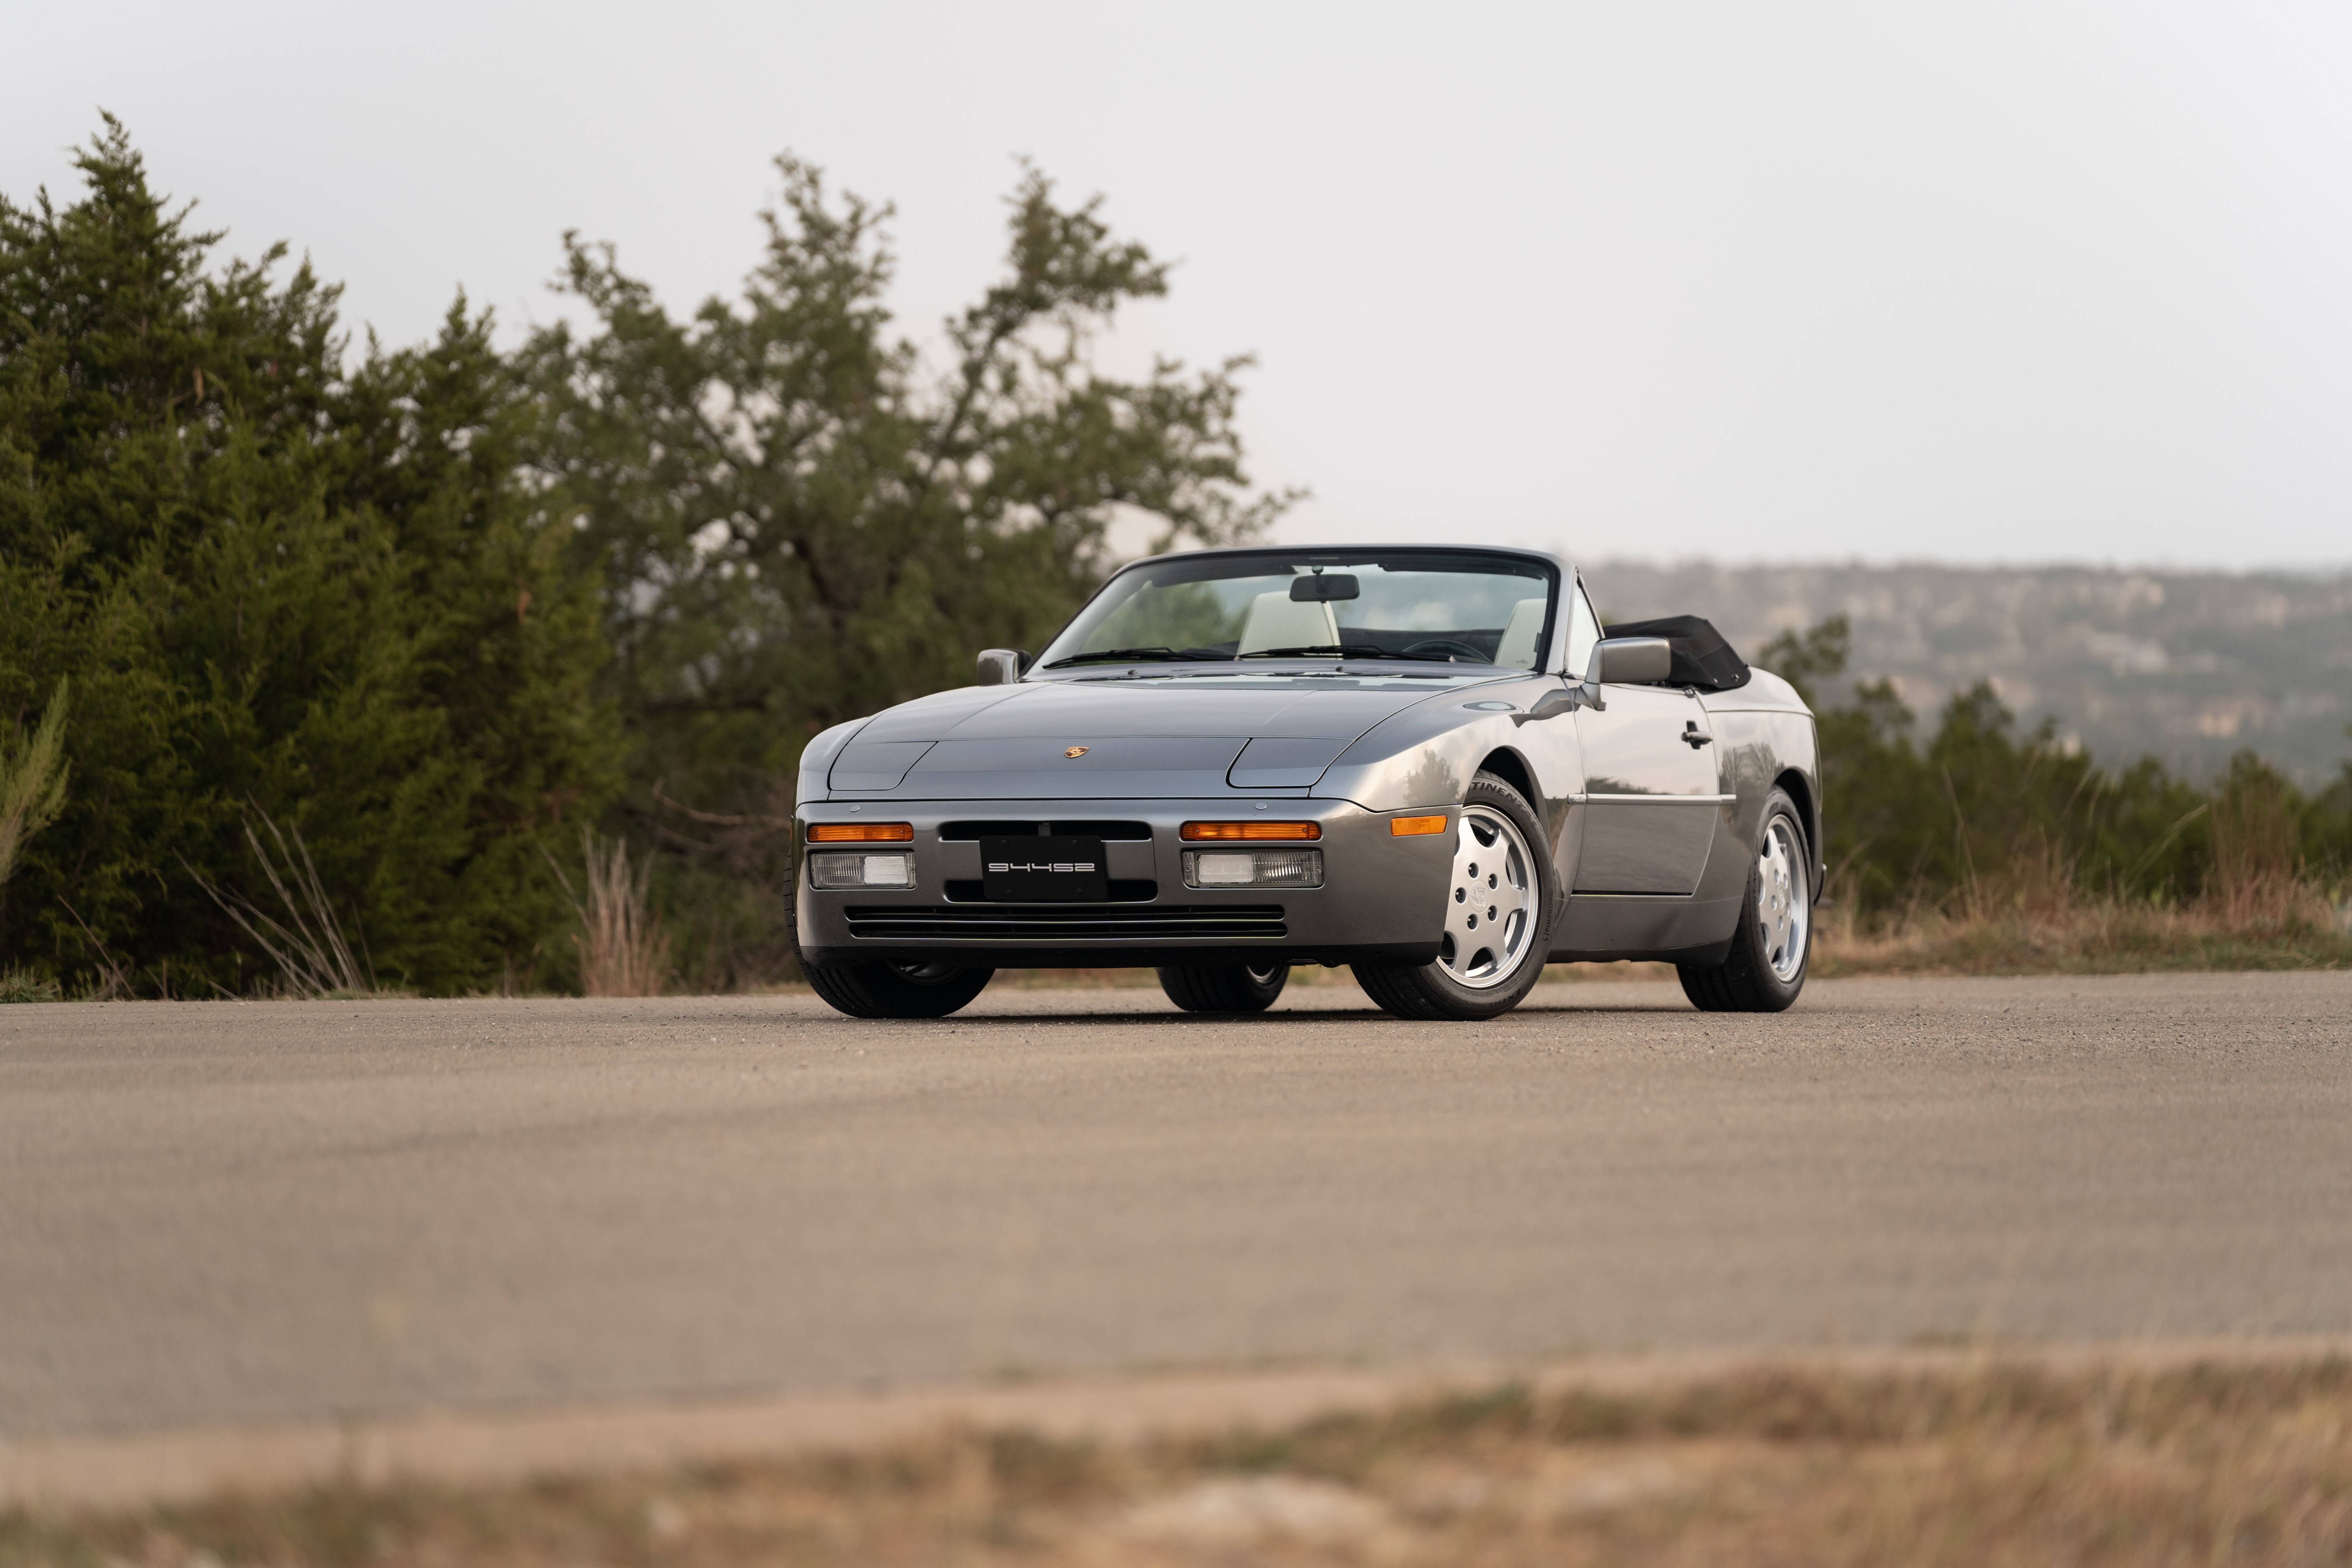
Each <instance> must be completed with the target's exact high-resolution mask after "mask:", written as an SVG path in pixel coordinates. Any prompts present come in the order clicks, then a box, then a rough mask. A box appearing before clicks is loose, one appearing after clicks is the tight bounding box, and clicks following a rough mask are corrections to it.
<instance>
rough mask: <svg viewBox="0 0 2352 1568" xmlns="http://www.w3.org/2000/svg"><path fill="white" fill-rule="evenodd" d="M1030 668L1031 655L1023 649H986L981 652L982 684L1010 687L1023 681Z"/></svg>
mask: <svg viewBox="0 0 2352 1568" xmlns="http://www.w3.org/2000/svg"><path fill="white" fill-rule="evenodd" d="M1026 668H1029V655H1028V653H1027V652H1026V651H1025V650H1024V649H1021V648H1014V647H984V648H982V649H981V650H980V684H981V685H982V686H1010V685H1012V684H1013V682H1014V681H1016V680H1018V679H1021V672H1022V671H1023V670H1024V669H1026Z"/></svg>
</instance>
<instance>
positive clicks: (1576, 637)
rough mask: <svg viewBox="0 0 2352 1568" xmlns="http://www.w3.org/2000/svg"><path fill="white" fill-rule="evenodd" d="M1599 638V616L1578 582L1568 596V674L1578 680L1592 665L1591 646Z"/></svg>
mask: <svg viewBox="0 0 2352 1568" xmlns="http://www.w3.org/2000/svg"><path fill="white" fill-rule="evenodd" d="M1600 640H1601V618H1600V617H1599V616H1595V615H1594V614H1593V613H1592V604H1591V601H1590V600H1589V599H1587V598H1586V597H1585V596H1584V584H1583V583H1582V582H1581V581H1580V582H1578V584H1576V586H1575V588H1574V589H1573V590H1572V591H1570V594H1569V598H1568V674H1569V675H1570V677H1571V678H1573V679H1578V680H1581V679H1584V672H1585V671H1586V670H1587V669H1590V668H1591V667H1592V647H1593V645H1594V644H1595V643H1597V642H1599V641H1600Z"/></svg>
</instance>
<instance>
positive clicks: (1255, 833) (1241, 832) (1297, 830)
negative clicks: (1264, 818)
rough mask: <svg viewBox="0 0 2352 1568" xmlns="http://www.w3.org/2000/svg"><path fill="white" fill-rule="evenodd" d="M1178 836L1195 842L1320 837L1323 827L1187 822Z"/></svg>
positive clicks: (1287, 823)
mask: <svg viewBox="0 0 2352 1568" xmlns="http://www.w3.org/2000/svg"><path fill="white" fill-rule="evenodd" d="M1180 836H1181V837H1184V838H1188V839H1191V840H1192V841H1194V842H1196V843H1197V842H1199V841H1201V840H1202V839H1211V838H1227V839H1241V838H1293V839H1297V838H1320V837H1323V827H1322V825H1321V824H1319V823H1314V822H1188V823H1186V824H1185V825H1184V826H1183V828H1182V829H1181V835H1180Z"/></svg>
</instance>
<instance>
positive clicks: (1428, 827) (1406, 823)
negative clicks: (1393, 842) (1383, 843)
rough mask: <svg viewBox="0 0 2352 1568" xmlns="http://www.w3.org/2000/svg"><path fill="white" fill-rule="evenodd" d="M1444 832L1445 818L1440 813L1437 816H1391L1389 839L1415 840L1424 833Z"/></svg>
mask: <svg viewBox="0 0 2352 1568" xmlns="http://www.w3.org/2000/svg"><path fill="white" fill-rule="evenodd" d="M1444 831H1445V817H1444V814H1443V813H1440V814H1439V815H1438V816H1391V817H1390V818H1389V837H1391V838H1413V837H1419V836H1420V835H1422V834H1424V833H1443V832H1444Z"/></svg>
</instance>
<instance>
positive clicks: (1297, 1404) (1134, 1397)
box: [0, 1335, 2352, 1510]
mask: <svg viewBox="0 0 2352 1568" xmlns="http://www.w3.org/2000/svg"><path fill="white" fill-rule="evenodd" d="M2327 1359H2352V1336H2345V1335H2325V1336H2322V1335H2304V1336H2293V1337H2275V1338H2252V1337H2248V1338H2197V1339H2150V1340H2140V1341H2126V1342H2079V1343H2065V1344H2048V1345H2020V1344H1999V1343H1996V1344H1987V1345H1981V1346H1958V1347H1950V1348H1937V1349H1891V1348H1890V1349H1852V1350H1842V1351H1805V1352H1784V1353H1770V1352H1755V1351H1725V1352H1675V1353H1672V1354H1664V1353H1662V1354H1657V1355H1631V1356H1627V1355H1616V1356H1607V1357H1591V1358H1577V1359H1569V1360H1559V1361H1551V1362H1545V1363H1535V1364H1518V1365H1506V1364H1501V1363H1493V1364H1467V1363H1465V1364H1456V1365H1444V1366H1420V1367H1411V1368H1387V1369H1365V1368H1333V1367H1299V1368H1276V1369H1267V1370H1252V1371H1227V1372H1198V1373H1165V1374H1147V1375H1134V1376H1122V1377H1102V1378H1091V1379H1065V1380H1055V1381H1054V1382H1050V1383H1034V1384H1027V1383H1001V1384H968V1385H961V1386H949V1387H934V1388H914V1389H892V1390H882V1391H876V1392H871V1393H835V1394H785V1395H775V1396H769V1397H761V1398H748V1399H707V1400H647V1401H635V1402H629V1403H614V1404H604V1405H575V1406H562V1407H552V1408H533V1409H527V1410H492V1411H478V1410H477V1411H458V1410H434V1411H426V1412H421V1413H418V1414H415V1415H401V1416H394V1417H387V1418H373V1419H362V1420H352V1421H346V1422H289V1423H284V1424H278V1425H257V1426H233V1427H209V1428H190V1429H184V1430H177V1431H167V1432H154V1433H132V1434H103V1435H86V1436H63V1437H29V1438H28V1437H18V1438H14V1439H11V1438H5V1437H0V1509H7V1508H17V1509H38V1510H104V1509H127V1508H135V1507H142V1506H147V1505H152V1504H159V1503H174V1502H189V1501H194V1500H198V1499H201V1498H205V1497H209V1496H213V1495H216V1494H219V1493H224V1492H244V1493H274V1492H283V1491H291V1490H297V1489H303V1488H308V1487H316V1486H324V1485H332V1484H344V1485H353V1486H358V1487H362V1488H375V1487H383V1486H388V1485H394V1484H400V1483H409V1482H425V1483H440V1484H479V1483H494V1482H508V1481H519V1480H525V1479H532V1478H536V1477H542V1476H551V1475H558V1474H564V1475H578V1474H597V1473H607V1474H608V1473H614V1472H620V1471H631V1470H650V1469H659V1468H667V1467H671V1466H676V1465H681V1464H696V1463H704V1464H708V1463H719V1462H726V1461H746V1460H761V1459H766V1460H772V1459H780V1458H791V1457H794V1456H798V1455H807V1454H814V1453H825V1452H844V1451H859V1450H870V1449H875V1448H881V1447H889V1446H891V1445H894V1444H899V1443H905V1442H908V1441H909V1440H912V1439H916V1438H919V1437H922V1436H929V1435H931V1434H935V1433H938V1432H940V1431H945V1430H954V1429H959V1428H961V1429H967V1430H1020V1431H1027V1432H1034V1433H1036V1434H1038V1435H1040V1436H1050V1437H1055V1438H1061V1439H1065V1440H1091V1441H1096V1442H1105V1443H1128V1442H1134V1441H1138V1440H1141V1439H1144V1438H1147V1437H1151V1436H1202V1435H1208V1434H1213V1433H1215V1432H1220V1431H1225V1430H1230V1429H1232V1428H1235V1427H1252V1426H1255V1427H1278V1426H1289V1425H1294V1424H1297V1423H1299V1422H1303V1421H1307V1420H1310V1419H1312V1418H1314V1417H1317V1416H1319V1415H1342V1414H1364V1413H1369V1412H1375V1411H1379V1410H1382V1409H1387V1408H1391V1407H1393V1406H1395V1405H1401V1404H1406V1403H1410V1402H1412V1401H1415V1400H1422V1399H1428V1398H1433V1397H1438V1396H1441V1395H1444V1394H1461V1393H1469V1392H1474V1391H1477V1390H1481V1389H1487V1388H1493V1387H1496V1386H1497V1385H1499V1384H1507V1383H1520V1384H1527V1385H1528V1386H1530V1387H1533V1388H1536V1389H1538V1390H1541V1391H1545V1392H1553V1391H1559V1390H1565V1389H1570V1388H1591V1389H1593V1390H1595V1391H1596V1392H1604V1393H1605V1392H1635V1391H1642V1390H1648V1389H1655V1388H1657V1387H1660V1386H1663V1385H1671V1384H1684V1383H1691V1382H1696V1381H1701V1380H1705V1379H1709V1378H1717V1377H1722V1376H1726V1375H1729V1374H1734V1373H1753V1372H1759V1371H1769V1370H1772V1369H1776V1368H1780V1369H1802V1370H1808V1371H1839V1372H1845V1373H1945V1374H1949V1373H1956V1372H1966V1371H1969V1370H1972V1369H1982V1368H1984V1367H1988V1366H1992V1365H2003V1366H2016V1365H2021V1364H2023V1365H2032V1366H2038V1367H2042V1368H2045V1369H2048V1370H2051V1371H2053V1372H2066V1371H2078V1370H2083V1369H2085V1368H2089V1367H2093V1366H2101V1365H2107V1366H2119V1367H2125V1368H2129V1369H2133V1370H2138V1371H2161V1370H2165V1369H2167V1368H2171V1367H2179V1366H2186V1365H2192V1364H2196V1363H2230V1364H2248V1363H2271V1364H2277V1363H2296V1362H2316V1361H2323V1360H2327Z"/></svg>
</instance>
